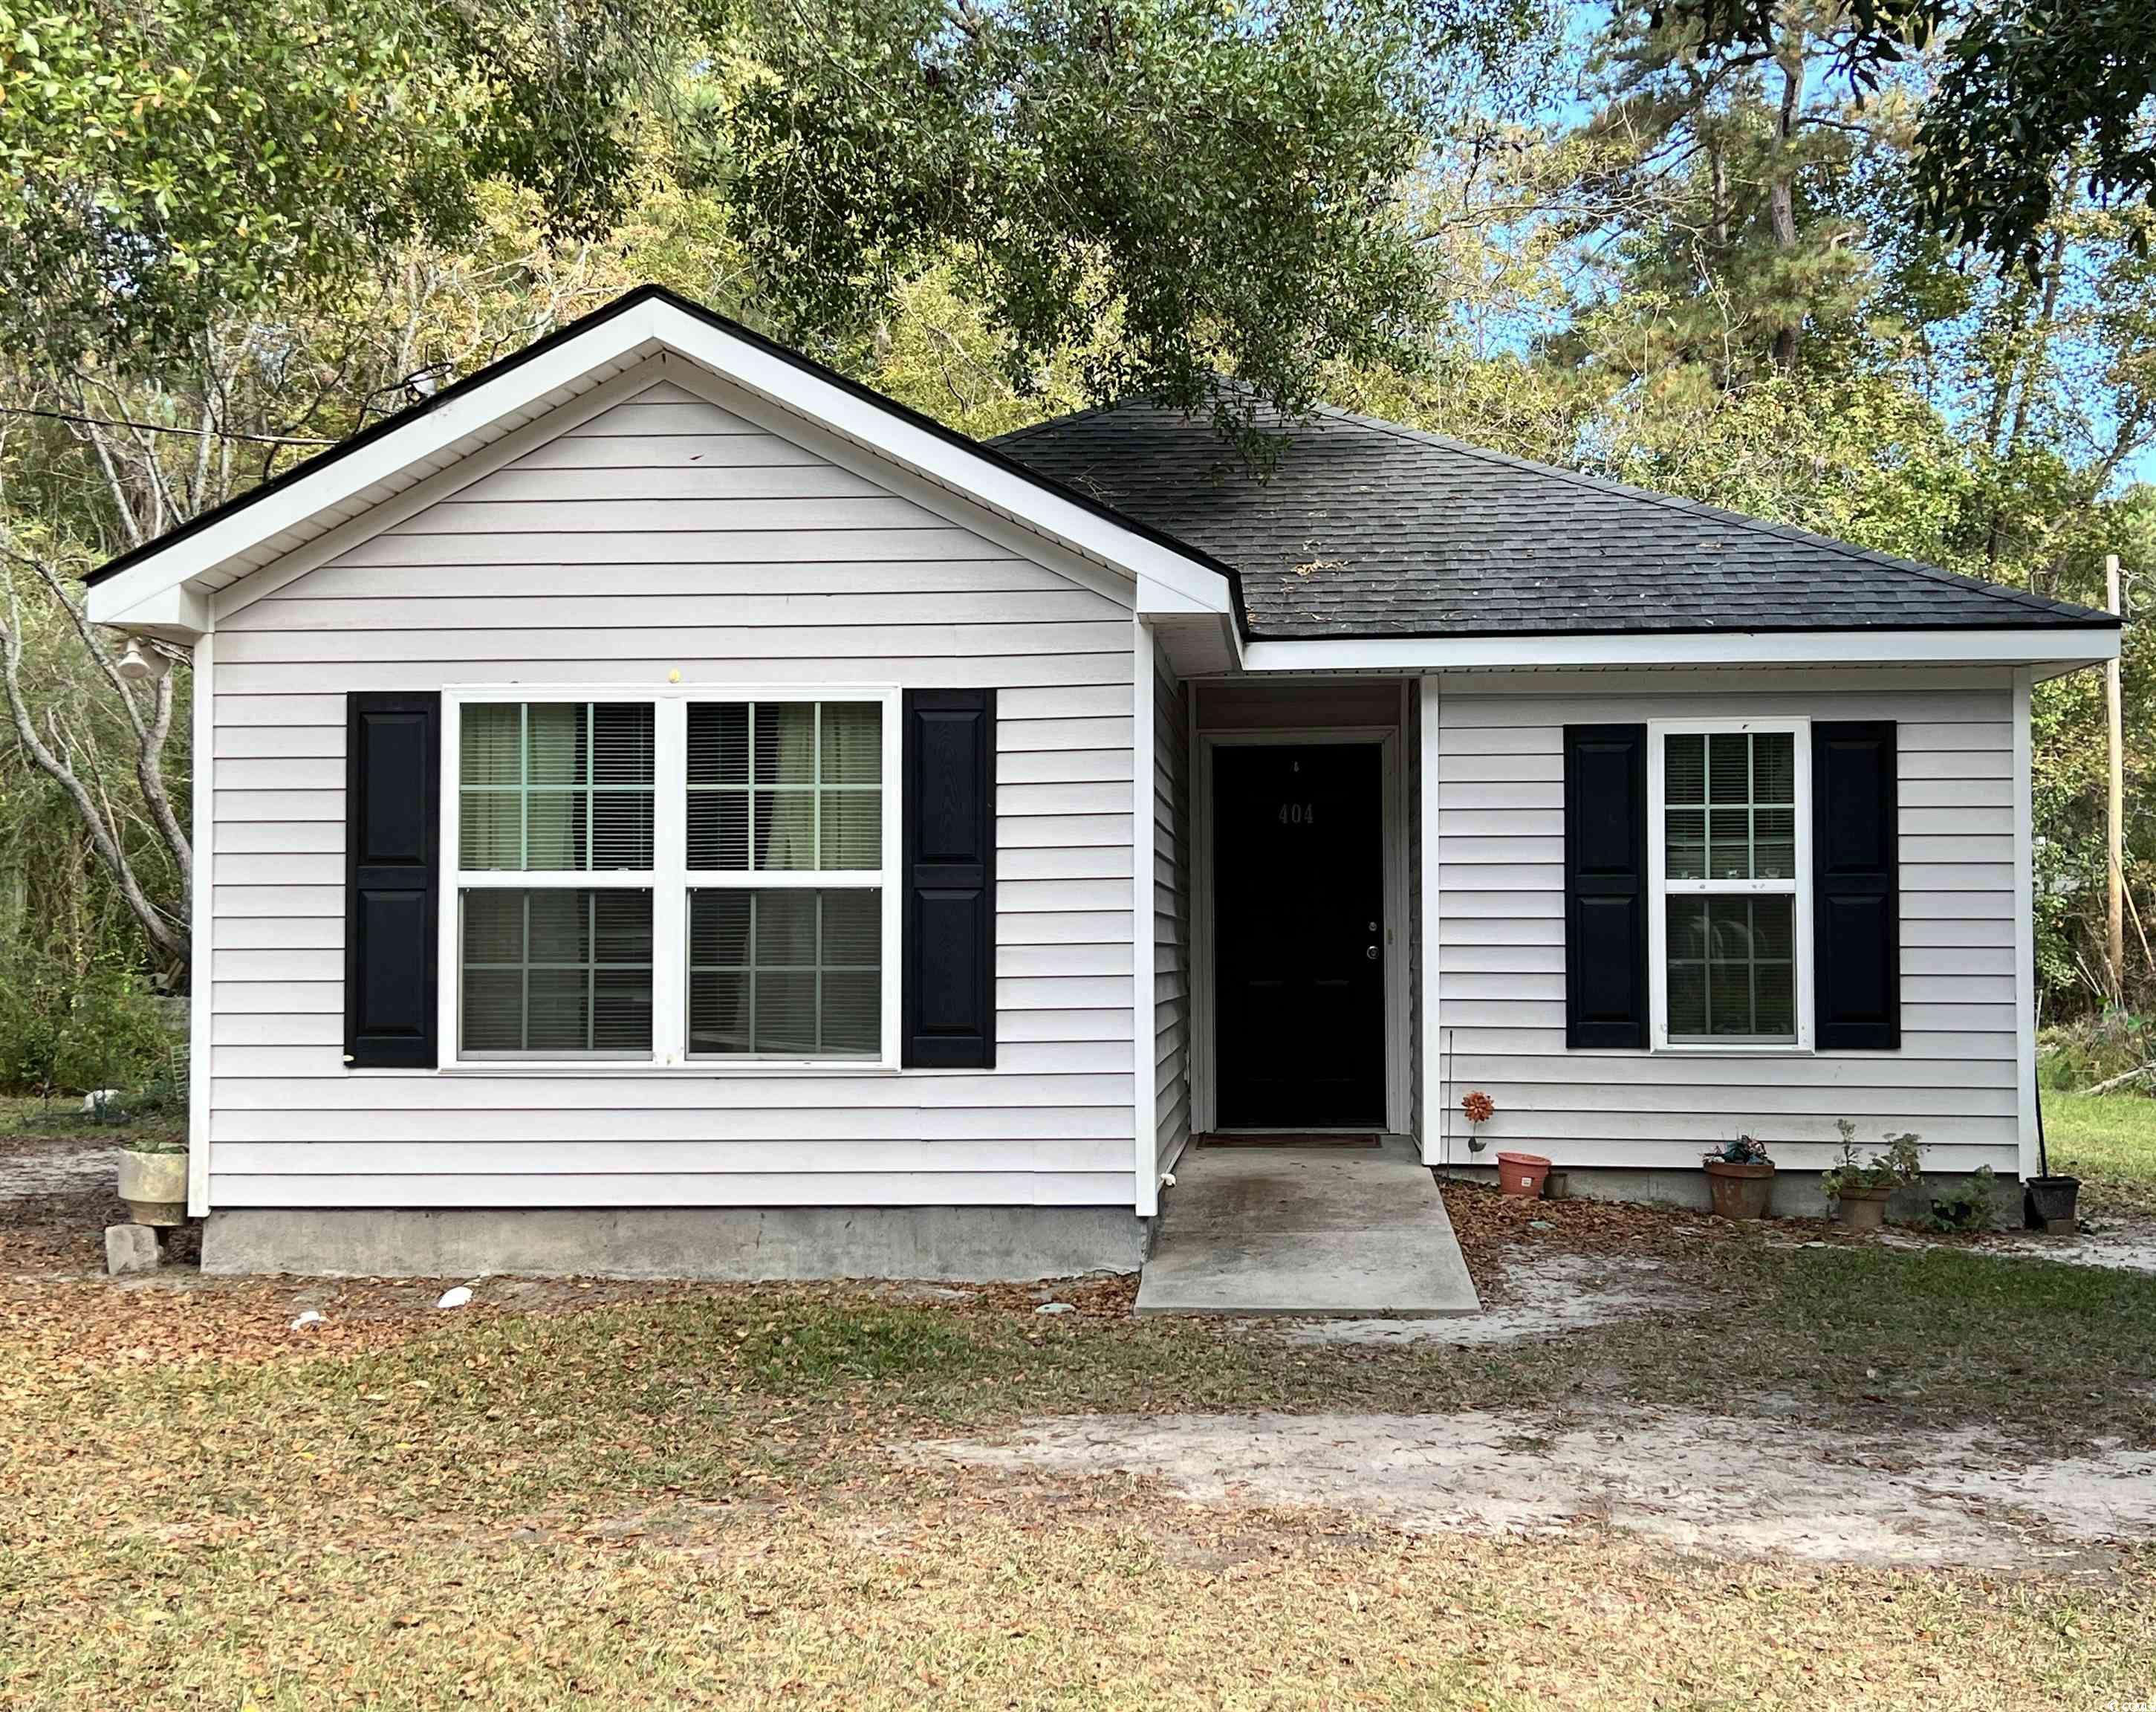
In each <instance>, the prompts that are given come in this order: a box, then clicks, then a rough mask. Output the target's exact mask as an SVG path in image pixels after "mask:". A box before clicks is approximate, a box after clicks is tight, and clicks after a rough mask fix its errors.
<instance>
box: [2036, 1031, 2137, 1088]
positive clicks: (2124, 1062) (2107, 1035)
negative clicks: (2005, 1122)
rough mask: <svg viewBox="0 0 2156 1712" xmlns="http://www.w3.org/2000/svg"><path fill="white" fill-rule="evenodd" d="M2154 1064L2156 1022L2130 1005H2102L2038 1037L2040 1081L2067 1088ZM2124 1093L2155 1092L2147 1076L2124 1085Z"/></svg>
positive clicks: (2107, 1078) (2093, 1084) (2082, 1085)
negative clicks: (2123, 1007) (2112, 1007)
mask: <svg viewBox="0 0 2156 1712" xmlns="http://www.w3.org/2000/svg"><path fill="white" fill-rule="evenodd" d="M2151 1063H2156V1022H2152V1021H2151V1020H2150V1019H2149V1018H2148V1017H2147V1016H2143V1015H2135V1014H2134V1013H2133V1012H2132V1011H2129V1010H2098V1011H2095V1012H2092V1013H2091V1014H2090V1015H2087V1016H2081V1017H2076V1018H2075V1019H2074V1020H2073V1021H2071V1022H2066V1023H2061V1024H2059V1025H2057V1026H2055V1027H2051V1028H2047V1029H2046V1030H2045V1031H2043V1033H2042V1034H2041V1035H2040V1036H2038V1037H2037V1042H2036V1077H2037V1082H2038V1083H2039V1085H2040V1086H2041V1087H2046V1088H2055V1089H2057V1090H2058V1091H2060V1092H2073V1091H2077V1090H2080V1089H2083V1088H2091V1087H2096V1086H2097V1084H2098V1083H2099V1082H2109V1081H2111V1080H2112V1078H2113V1077H2121V1076H2126V1075H2128V1074H2130V1073H2131V1072H2134V1071H2136V1070H2139V1069H2142V1068H2143V1067H2146V1066H2148V1065H2149V1064H2151ZM2120 1092H2121V1093H2122V1094H2123V1095H2125V1096H2126V1097H2128V1098H2137V1097H2139V1096H2142V1095H2146V1094H2148V1093H2152V1092H2156V1082H2152V1081H2150V1080H2148V1079H2144V1080H2143V1081H2141V1082H2130V1083H2128V1084H2126V1085H2125V1086H2123V1087H2122V1088H2121V1089H2120Z"/></svg>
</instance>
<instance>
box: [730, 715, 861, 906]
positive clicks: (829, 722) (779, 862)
mask: <svg viewBox="0 0 2156 1712" xmlns="http://www.w3.org/2000/svg"><path fill="white" fill-rule="evenodd" d="M688 791H689V852H688V865H689V867H690V869H691V870H692V871H697V872H706V873H709V872H717V873H726V872H734V873H746V872H762V873H770V872H774V871H785V872H793V873H814V872H853V873H872V872H875V871H878V870H880V868H881V867H882V866H883V708H882V706H881V705H880V703H878V702H691V703H690V707H689V779H688Z"/></svg>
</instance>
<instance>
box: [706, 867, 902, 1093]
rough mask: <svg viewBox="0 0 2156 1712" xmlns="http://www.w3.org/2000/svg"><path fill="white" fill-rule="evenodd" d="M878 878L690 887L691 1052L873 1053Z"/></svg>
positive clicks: (879, 1029) (878, 989) (876, 1042)
mask: <svg viewBox="0 0 2156 1712" xmlns="http://www.w3.org/2000/svg"><path fill="white" fill-rule="evenodd" d="M882 909H883V894H882V891H881V888H880V887H845V888H843V889H839V890H833V891H824V890H811V889H808V888H806V887H803V888H799V889H794V888H787V889H784V890H776V891H774V890H759V889H750V888H741V889H735V888H731V887H730V888H726V889H723V890H716V891H714V890H708V889H692V890H691V891H690V893H689V1051H690V1055H691V1056H692V1057H734V1056H741V1057H783V1058H851V1057H870V1058H872V1057H876V1056H877V1055H878V1053H879V1052H880V1051H881V1049H882V1042H883V1015H882V1013H883V979H882V943H883V937H882Z"/></svg>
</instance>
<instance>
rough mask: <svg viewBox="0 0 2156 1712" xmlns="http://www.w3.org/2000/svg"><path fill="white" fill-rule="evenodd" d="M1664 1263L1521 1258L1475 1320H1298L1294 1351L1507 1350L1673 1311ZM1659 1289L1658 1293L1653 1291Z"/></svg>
mask: <svg viewBox="0 0 2156 1712" xmlns="http://www.w3.org/2000/svg"><path fill="white" fill-rule="evenodd" d="M1662 1270H1663V1267H1662V1263H1661V1262H1660V1261H1657V1260H1650V1259H1647V1258H1644V1257H1636V1256H1625V1255H1614V1256H1593V1255H1584V1254H1550V1255H1536V1256H1523V1257H1519V1258H1517V1259H1514V1260H1512V1261H1510V1262H1507V1263H1505V1264H1504V1266H1503V1267H1502V1269H1501V1272H1499V1273H1498V1274H1497V1275H1496V1277H1497V1282H1498V1283H1499V1284H1500V1286H1501V1288H1499V1289H1497V1290H1496V1291H1494V1292H1493V1293H1492V1295H1493V1298H1494V1299H1493V1300H1492V1301H1491V1305H1489V1306H1488V1307H1486V1308H1484V1309H1483V1310H1482V1312H1481V1313H1480V1314H1464V1315H1461V1316H1460V1317H1459V1318H1456V1319H1325V1320H1304V1321H1301V1322H1299V1323H1297V1324H1294V1325H1292V1326H1291V1327H1290V1328H1289V1329H1288V1334H1287V1335H1288V1338H1289V1339H1290V1341H1291V1342H1294V1343H1298V1344H1510V1343H1514V1342H1517V1340H1518V1339H1522V1338H1540V1337H1553V1336H1556V1335H1558V1334H1561V1333H1564V1332H1570V1331H1581V1330H1584V1329H1586V1328H1587V1327H1589V1326H1594V1325H1600V1324H1604V1322H1606V1321H1609V1320H1613V1319H1625V1318H1627V1317H1629V1316H1630V1315H1633V1314H1651V1313H1653V1312H1655V1310H1656V1309H1658V1308H1659V1309H1661V1310H1662V1311H1664V1312H1667V1311H1668V1310H1669V1309H1670V1308H1672V1307H1673V1306H1676V1302H1675V1300H1674V1299H1673V1293H1672V1292H1671V1289H1670V1288H1669V1286H1668V1285H1667V1283H1666V1282H1665V1281H1663V1280H1661V1276H1660V1275H1661V1272H1662ZM1658 1286H1659V1288H1658Z"/></svg>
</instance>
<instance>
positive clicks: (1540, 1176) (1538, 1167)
mask: <svg viewBox="0 0 2156 1712" xmlns="http://www.w3.org/2000/svg"><path fill="white" fill-rule="evenodd" d="M1549 1168H1550V1162H1549V1161H1548V1159H1544V1158H1543V1156H1542V1155H1541V1154H1513V1153H1501V1154H1498V1155H1497V1183H1498V1186H1499V1187H1500V1188H1501V1189H1502V1190H1504V1191H1505V1193H1506V1194H1507V1195H1518V1196H1522V1197H1523V1198H1525V1199H1527V1200H1541V1199H1542V1193H1543V1182H1544V1180H1546V1179H1547V1178H1548V1176H1549Z"/></svg>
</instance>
